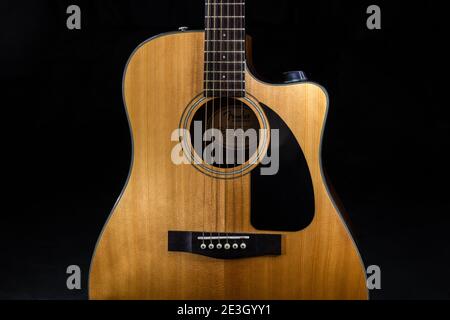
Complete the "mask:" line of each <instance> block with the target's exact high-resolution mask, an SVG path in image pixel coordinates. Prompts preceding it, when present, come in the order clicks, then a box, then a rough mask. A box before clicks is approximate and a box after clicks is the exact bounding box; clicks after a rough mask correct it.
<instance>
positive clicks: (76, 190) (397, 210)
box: [0, 0, 450, 299]
mask: <svg viewBox="0 0 450 320" xmlns="http://www.w3.org/2000/svg"><path fill="white" fill-rule="evenodd" d="M443 3H444V2H443V1H419V2H417V1H414V2H412V1H344V0H342V1H337V0H335V1H331V0H328V1H325V0H320V1H319V0H317V1H299V0H295V1H294V0H293V1H287V0H278V1H261V0H247V29H248V33H249V34H250V35H251V36H252V37H253V41H254V64H255V67H256V69H257V71H258V73H259V74H260V75H261V76H263V77H265V78H267V79H269V80H272V81H276V80H277V79H279V78H280V74H281V73H282V72H283V71H287V70H304V71H306V72H307V74H308V75H309V77H310V78H311V79H312V80H314V81H316V82H319V83H320V84H322V85H323V86H325V87H326V88H327V90H328V92H329V95H330V99H331V106H330V107H331V109H330V115H329V122H328V125H327V130H326V135H325V141H324V154H323V158H324V166H325V168H326V170H327V172H328V174H329V176H330V178H331V181H332V182H333V184H334V186H335V188H336V190H337V192H338V193H339V194H340V196H341V199H342V201H343V203H344V204H345V207H346V209H347V211H348V213H349V216H350V218H351V221H352V225H353V228H354V230H355V231H356V233H355V237H356V240H357V241H358V243H359V247H360V249H361V252H362V255H363V258H364V260H365V263H366V265H371V264H376V265H379V266H380V267H381V268H382V290H380V291H373V292H372V294H371V297H372V299H433V298H434V299H436V298H437V299H443V298H449V297H450V281H449V276H448V270H449V267H450V256H449V249H448V243H449V239H448V238H449V237H448V228H449V227H450V218H449V213H450V212H449V211H450V210H449V208H450V206H449V195H448V191H449V190H448V189H449V188H448V182H447V181H448V179H449V170H448V163H449V162H450V159H449V155H448V152H447V150H448V148H449V141H448V138H449V128H450V121H449V117H448V115H449V112H448V107H449V106H448V101H447V100H446V93H447V92H446V91H447V90H448V88H447V81H443V80H442V79H441V78H442V77H440V76H441V75H445V74H443V73H444V71H443V70H444V63H445V60H446V59H447V53H446V52H445V49H444V47H445V43H446V42H447V41H448V34H447V32H446V30H444V26H445V25H446V17H445V10H444V8H443V5H444V4H443ZM70 4H78V5H79V6H80V7H81V10H82V30H81V31H69V30H68V29H67V28H66V19H67V14H66V8H67V7H68V6H69V5H70ZM371 4H378V5H379V6H380V7H381V9H382V30H376V31H371V30H368V29H367V28H366V19H367V16H368V15H367V14H366V8H367V7H368V6H369V5H371ZM203 9H204V6H203V1H202V0H196V1H193V0H192V1H174V0H164V1H150V0H148V1H137V0H135V1H129V0H127V1H125V0H123V1H113V0H109V1H92V0H89V1H87V0H86V1H75V0H73V1H62V0H54V1H43V0H39V1H38V0H33V1H20V0H15V1H11V0H7V1H5V0H3V1H1V3H0V34H1V39H0V40H1V41H0V43H1V50H0V63H1V74H0V79H1V80H0V81H1V92H2V100H1V104H0V105H1V106H2V124H3V126H2V129H3V130H2V131H3V132H4V133H3V135H2V141H3V148H2V150H3V152H2V157H3V160H5V162H6V163H5V164H4V165H3V166H2V168H3V179H2V182H3V183H2V185H3V187H4V189H5V192H3V196H2V206H1V211H0V298H4V299H80V298H81V299H82V298H86V297H87V290H86V289H87V275H88V270H89V263H90V259H91V255H92V252H93V249H94V246H95V243H96V240H97V237H98V235H99V233H100V230H101V228H102V226H103V223H104V222H105V220H106V218H107V216H108V215H109V212H110V210H111V208H112V207H113V205H114V202H115V200H116V198H117V196H118V195H119V193H120V191H121V189H122V187H123V184H124V182H125V179H126V176H127V173H128V168H129V162H130V154H131V144H130V136H129V131H128V127H127V121H126V117H125V111H124V109H123V104H122V93H121V81H122V73H123V69H124V66H125V63H126V61H127V59H128V57H129V55H130V53H131V52H132V51H133V49H134V48H135V47H136V46H137V45H138V44H139V43H140V42H142V41H143V40H145V39H147V38H149V37H151V36H154V35H157V34H159V33H161V32H167V31H173V30H176V29H177V28H178V27H179V26H184V25H185V26H189V27H190V28H191V29H202V28H203ZM71 264H77V265H80V266H81V268H82V270H83V289H82V290H81V291H69V290H67V289H66V284H65V283H66V276H67V275H66V273H65V271H66V267H67V266H68V265H71Z"/></svg>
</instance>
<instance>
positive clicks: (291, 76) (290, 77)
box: [283, 71, 308, 83]
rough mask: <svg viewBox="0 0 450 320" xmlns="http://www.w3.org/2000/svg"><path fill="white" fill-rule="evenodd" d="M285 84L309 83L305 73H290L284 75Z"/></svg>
mask: <svg viewBox="0 0 450 320" xmlns="http://www.w3.org/2000/svg"><path fill="white" fill-rule="evenodd" d="M283 80H284V83H296V82H304V81H308V78H307V77H306V75H305V73H304V72H303V71H288V72H285V73H283Z"/></svg>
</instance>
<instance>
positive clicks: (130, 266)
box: [89, 32, 368, 300]
mask: <svg viewBox="0 0 450 320" xmlns="http://www.w3.org/2000/svg"><path fill="white" fill-rule="evenodd" d="M203 50H204V33H203V32H181V33H172V34H167V35H163V36H159V37H156V38H153V39H152V40H150V41H147V42H145V43H144V44H143V45H141V46H140V47H139V48H138V49H137V50H136V51H135V52H134V54H133V55H132V57H131V58H130V61H129V63H128V65H127V69H126V72H125V77H124V100H125V104H126V108H127V113H128V117H129V122H130V127H131V131H132V136H133V160H132V166H131V169H130V175H129V179H128V181H127V184H126V187H125V188H124V191H123V193H122V195H121V197H120V199H119V200H118V202H117V204H116V206H115V208H114V210H113V212H112V213H111V215H110V217H109V219H108V222H107V223H106V225H105V227H104V229H103V231H102V234H101V236H100V239H99V241H98V243H97V247H96V250H95V253H94V257H93V260H92V264H91V270H90V278H89V295H90V298H91V299H194V300H195V299H274V300H278V299H287V300H292V299H358V300H360V299H367V298H368V291H367V287H366V280H365V270H364V266H363V264H362V261H361V258H360V256H359V253H358V250H357V247H356V246H355V244H354V242H353V239H352V238H351V235H350V233H349V232H348V230H347V228H346V226H345V223H344V221H343V219H342V218H341V216H340V214H339V211H338V209H337V207H336V205H335V203H334V201H333V199H332V197H331V195H330V192H329V190H328V187H327V185H326V183H325V180H324V177H323V171H322V165H321V158H320V154H321V144H322V135H323V128H324V125H325V121H326V114H327V111H328V97H327V94H326V93H325V91H324V90H323V89H322V88H321V87H320V86H318V85H316V84H313V83H301V84H291V85H271V84H267V83H263V82H261V81H259V80H258V79H256V78H255V77H254V76H253V75H252V74H251V73H250V72H249V71H247V73H246V84H247V92H248V93H249V94H251V95H252V96H254V97H256V99H258V101H260V102H261V103H263V104H265V105H267V106H270V107H271V108H272V109H273V110H274V111H275V112H276V113H277V114H278V115H279V116H280V117H281V118H282V119H283V120H284V121H285V123H286V124H287V125H288V126H289V128H290V129H291V130H292V132H293V134H294V136H295V138H296V140H297V141H298V143H299V144H300V146H301V148H302V151H303V153H304V156H305V158H306V161H307V164H308V167H309V170H310V174H311V179H312V184H313V188H314V202H315V215H314V219H313V221H312V223H311V224H310V225H309V226H308V227H307V228H306V229H304V230H302V231H300V232H280V234H281V235H282V237H283V243H282V247H283V252H282V255H280V256H276V257H273V256H265V257H256V258H250V259H240V260H218V259H211V258H207V257H204V256H199V255H191V254H186V253H178V252H169V251H168V249H167V231H168V230H196V231H201V230H202V229H203V228H205V226H206V228H207V229H208V230H215V228H219V229H220V230H236V231H238V232H242V233H253V234H264V233H265V232H262V231H259V230H256V229H255V228H254V227H253V226H252V224H251V223H250V220H251V219H250V202H251V200H250V195H251V179H250V175H247V176H245V177H244V178H243V179H235V180H217V179H213V178H211V177H207V176H205V175H203V174H202V173H201V172H199V171H197V170H196V169H195V168H194V167H193V166H191V165H181V166H178V165H175V164H174V163H173V162H172V160H171V152H172V149H173V147H174V144H175V142H173V141H171V136H172V132H173V131H174V130H175V129H177V128H178V127H179V122H180V119H181V117H182V115H183V112H184V110H185V108H186V106H187V105H188V104H189V102H190V101H191V100H192V99H193V98H194V97H195V96H197V95H198V94H199V93H201V92H202V90H203V81H204V78H203V64H204V52H203ZM205 185H208V186H209V185H214V186H215V188H216V190H219V191H220V192H218V193H214V192H212V191H211V190H210V189H208V188H205ZM239 188H241V189H240V190H242V192H238V193H236V192H235V190H237V189H238V190H239ZM203 190H206V191H205V192H203ZM226 195H228V197H227V196H226ZM231 208H232V209H231ZM204 212H217V215H216V216H215V219H214V218H213V215H206V220H205V214H203V213H204ZM274 214H275V213H274Z"/></svg>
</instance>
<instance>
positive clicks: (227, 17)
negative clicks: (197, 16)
mask: <svg viewBox="0 0 450 320" xmlns="http://www.w3.org/2000/svg"><path fill="white" fill-rule="evenodd" d="M206 18H213V19H234V18H245V16H206Z"/></svg>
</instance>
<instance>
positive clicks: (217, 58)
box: [205, 0, 245, 97]
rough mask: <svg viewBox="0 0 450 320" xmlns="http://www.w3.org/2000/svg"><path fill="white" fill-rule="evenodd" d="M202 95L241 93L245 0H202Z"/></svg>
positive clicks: (231, 95)
mask: <svg viewBox="0 0 450 320" xmlns="http://www.w3.org/2000/svg"><path fill="white" fill-rule="evenodd" d="M205 96H206V97H243V96H245V0H205Z"/></svg>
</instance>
